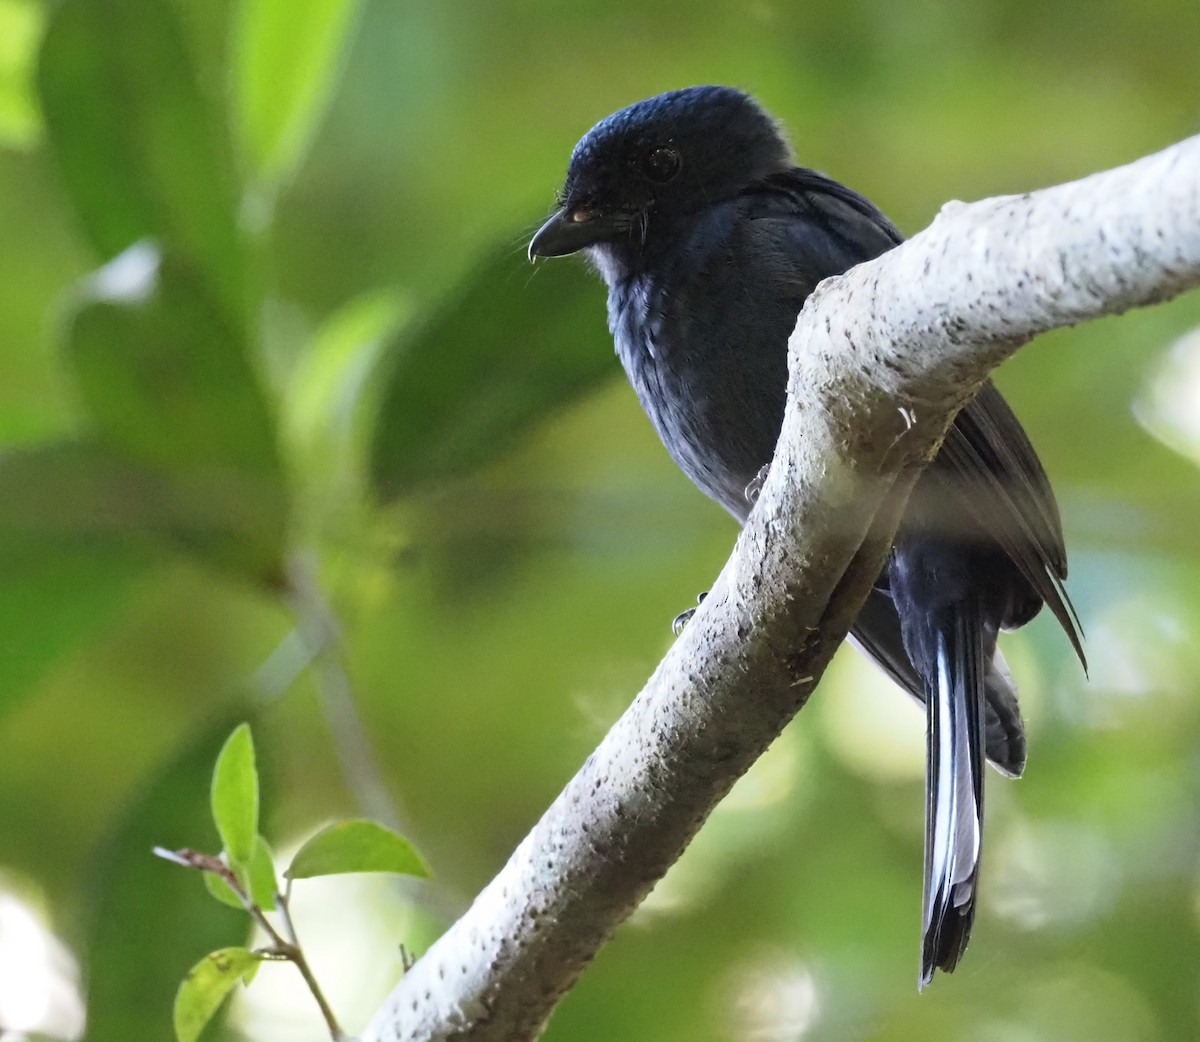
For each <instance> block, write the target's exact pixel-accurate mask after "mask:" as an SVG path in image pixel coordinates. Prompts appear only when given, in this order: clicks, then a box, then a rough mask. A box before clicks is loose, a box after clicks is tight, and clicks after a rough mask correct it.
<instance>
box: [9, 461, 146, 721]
mask: <svg viewBox="0 0 1200 1042" xmlns="http://www.w3.org/2000/svg"><path fill="white" fill-rule="evenodd" d="M103 481H104V479H103V477H102V476H101V474H100V473H99V470H98V466H97V459H96V457H95V456H94V455H93V454H91V453H89V452H87V451H83V450H81V448H80V447H79V446H77V445H72V444H67V443H62V444H47V445H38V446H33V447H31V448H25V449H10V450H7V451H0V575H3V576H4V580H3V582H0V634H3V637H2V638H0V714H2V713H3V712H5V711H6V710H8V709H9V708H11V707H12V706H13V705H15V704H16V702H17V700H18V699H19V698H20V697H21V696H22V695H24V694H26V693H28V691H29V690H30V689H31V688H32V686H33V685H34V684H35V683H36V682H37V681H38V680H39V679H40V678H41V677H42V675H43V674H44V672H45V671H46V669H47V668H49V667H50V666H51V665H52V664H53V663H54V662H56V661H57V660H58V659H59V658H60V656H62V655H64V654H65V653H66V652H68V651H69V650H70V649H72V648H74V647H76V646H78V645H79V644H81V643H82V642H83V641H85V640H87V639H88V638H89V637H91V636H92V635H93V634H95V633H97V632H99V631H100V630H102V629H103V627H105V626H106V625H108V624H109V623H111V622H112V621H113V620H115V619H116V618H118V617H119V613H120V608H121V605H122V603H123V602H124V600H125V598H126V596H127V594H128V593H129V591H130V590H131V589H132V588H133V586H134V585H135V584H136V582H137V581H138V580H139V579H141V578H142V577H143V576H145V575H146V574H147V573H148V571H149V569H150V566H151V565H152V564H153V563H154V561H155V559H156V558H155V555H154V553H153V552H152V550H150V548H148V547H147V546H144V545H139V543H138V542H137V541H136V540H135V539H133V538H131V537H130V535H129V533H128V532H127V531H122V530H119V526H114V525H113V523H112V522H113V516H112V511H114V510H115V511H118V512H119V511H120V510H122V509H124V508H125V507H126V506H128V505H129V504H128V503H127V501H126V499H125V498H124V497H122V496H121V495H119V494H118V493H116V491H115V490H113V491H112V494H99V490H98V488H97V485H98V484H100V483H103Z"/></svg>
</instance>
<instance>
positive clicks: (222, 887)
mask: <svg viewBox="0 0 1200 1042" xmlns="http://www.w3.org/2000/svg"><path fill="white" fill-rule="evenodd" d="M201 875H203V876H204V888H205V889H206V890H207V891H208V892H209V893H210V894H212V896H213V897H215V898H216V899H217V900H218V901H220V902H221V904H223V905H228V906H229V907H230V908H236V909H237V910H238V911H239V912H244V911H245V910H246V906H245V905H244V904H242V899H241V898H240V897H238V895H237V894H235V893H234V892H233V887H231V886H230V885H229V884H228V883H226V882H225V880H224V879H222V878H221V877H220V876H219V875H217V874H216V872H202V873H201Z"/></svg>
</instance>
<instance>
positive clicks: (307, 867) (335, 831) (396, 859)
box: [287, 819, 429, 879]
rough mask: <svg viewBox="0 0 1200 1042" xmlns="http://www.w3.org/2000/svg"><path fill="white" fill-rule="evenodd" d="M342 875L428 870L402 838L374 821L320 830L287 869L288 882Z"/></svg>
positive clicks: (420, 873) (417, 873)
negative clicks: (348, 873)
mask: <svg viewBox="0 0 1200 1042" xmlns="http://www.w3.org/2000/svg"><path fill="white" fill-rule="evenodd" d="M346 872H392V873H397V874H400V875H408V876H422V877H427V876H428V875H429V866H428V865H426V864H425V861H424V859H423V858H422V857H421V855H420V854H418V853H417V851H416V848H414V847H413V845H412V844H411V843H410V842H409V841H408V840H407V839H405V838H404V837H403V836H400V835H397V834H396V833H395V832H393V831H392V830H391V829H389V828H386V827H384V826H383V825H380V824H379V823H378V822H376V821H367V820H365V819H359V820H356V821H341V822H338V823H336V824H334V825H330V826H328V827H327V828H324V829H322V830H321V831H320V832H318V833H317V834H316V835H315V836H313V837H312V839H310V840H309V841H308V842H307V843H305V844H304V846H302V847H301V848H300V849H299V850H298V851H297V852H296V856H295V857H294V858H292V863H291V865H290V866H289V867H288V870H287V876H288V878H289V879H309V878H311V877H313V876H331V875H339V874H342V873H346Z"/></svg>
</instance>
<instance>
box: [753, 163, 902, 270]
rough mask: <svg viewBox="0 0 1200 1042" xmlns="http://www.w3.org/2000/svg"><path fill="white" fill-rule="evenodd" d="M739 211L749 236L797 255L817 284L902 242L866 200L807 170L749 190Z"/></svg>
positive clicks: (785, 174)
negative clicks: (816, 277)
mask: <svg viewBox="0 0 1200 1042" xmlns="http://www.w3.org/2000/svg"><path fill="white" fill-rule="evenodd" d="M738 206H739V209H740V212H741V214H742V215H743V217H744V218H745V219H746V221H747V225H746V228H747V234H749V235H751V236H753V237H755V238H757V239H759V240H762V241H764V242H767V243H774V244H776V245H777V247H778V248H782V249H785V250H788V251H789V252H793V253H798V254H799V255H801V256H802V257H803V258H804V259H805V260H806V261H807V262H808V265H809V266H810V267H811V268H813V269H814V274H816V275H817V276H818V280H819V279H820V278H826V277H828V276H830V275H837V274H841V273H842V272H843V271H846V270H848V269H849V268H851V267H853V266H854V265H855V264H859V263H861V262H862V261H864V260H869V259H871V258H872V257H877V256H879V254H881V253H885V252H886V251H888V250H890V249H891V248H892V247H893V246H896V245H898V244H899V243H901V242H903V241H904V236H903V235H901V234H900V231H899V230H898V229H897V228H896V226H895V225H894V224H893V223H892V222H891V221H890V220H889V219H888V218H887V216H886V215H885V214H884V213H883V211H881V210H880V209H879V208H878V207H877V206H876V205H875V204H874V203H872V202H871V201H870V200H869V199H868V198H867V197H866V196H864V195H861V194H860V193H858V192H856V191H855V190H854V189H852V188H849V187H847V186H846V185H844V184H841V183H840V182H838V181H835V180H833V179H832V178H830V177H827V176H825V175H824V174H822V173H820V172H818V171H816V170H810V169H808V168H806V167H792V168H791V169H789V170H784V171H780V172H778V173H774V174H771V175H770V176H768V177H765V178H763V179H761V180H759V181H755V182H754V183H752V184H750V185H748V186H747V187H746V188H745V189H744V190H743V192H742V193H741V195H740V196H739V198H738Z"/></svg>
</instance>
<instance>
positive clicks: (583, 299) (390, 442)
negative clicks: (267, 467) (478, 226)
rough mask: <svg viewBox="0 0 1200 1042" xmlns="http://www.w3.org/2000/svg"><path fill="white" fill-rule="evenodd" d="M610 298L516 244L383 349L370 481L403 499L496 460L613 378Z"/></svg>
mask: <svg viewBox="0 0 1200 1042" xmlns="http://www.w3.org/2000/svg"><path fill="white" fill-rule="evenodd" d="M603 309H604V294H603V291H602V290H601V288H600V287H598V286H597V285H596V283H595V281H594V279H591V278H590V277H589V276H588V275H587V274H586V272H584V271H583V269H582V266H580V265H577V264H570V263H565V264H564V263H557V264H540V265H538V266H537V267H536V268H533V267H531V266H530V265H529V263H528V262H527V261H526V260H525V256H524V252H523V250H521V249H516V250H514V249H513V247H512V243H511V242H508V243H506V244H505V245H504V247H503V248H500V249H496V250H493V251H492V252H491V254H490V255H489V256H488V257H487V258H486V259H485V260H484V262H483V263H482V265H481V266H480V267H479V268H477V269H476V270H475V272H474V273H473V274H472V275H471V276H470V277H469V278H467V279H465V280H464V281H463V282H462V283H461V284H460V285H459V286H458V288H457V289H455V290H454V291H453V292H451V293H450V294H449V295H448V296H447V297H446V298H445V299H444V300H443V301H442V302H441V304H440V305H439V306H438V307H437V309H436V310H435V311H434V313H433V314H431V315H429V316H428V317H427V318H426V319H425V320H424V321H418V322H415V323H413V324H412V325H410V326H408V327H406V328H405V329H404V330H403V331H402V332H401V333H400V334H399V335H398V336H397V338H396V340H395V341H394V342H393V343H392V344H390V345H389V346H388V347H387V348H386V349H385V350H386V357H385V360H384V362H383V365H382V366H381V374H382V386H381V387H380V388H379V392H378V396H377V399H376V400H377V401H378V409H377V411H376V412H375V414H374V434H373V439H372V448H371V478H372V484H373V488H374V491H375V494H376V495H377V496H378V497H379V498H380V499H382V500H385V501H386V500H391V499H395V498H397V497H398V496H401V495H403V494H405V493H406V492H408V491H410V490H411V489H412V488H414V487H415V486H418V485H421V484H425V483H428V482H431V481H439V480H444V479H446V478H448V477H452V476H455V475H459V474H462V473H464V472H466V471H468V470H471V469H472V468H475V467H478V466H480V465H481V464H483V463H486V462H488V461H489V460H493V459H496V458H497V457H498V456H500V455H501V454H502V453H503V452H504V451H505V450H506V449H508V448H510V447H511V446H512V444H513V442H514V441H515V440H516V438H517V437H518V436H519V435H520V434H521V433H523V432H524V431H526V430H528V429H529V428H530V427H531V426H532V425H533V424H534V423H536V422H537V421H538V420H540V419H542V418H544V417H545V416H547V415H548V414H549V413H551V412H552V411H553V410H554V409H557V408H560V407H561V406H563V405H564V404H565V403H567V402H569V401H571V400H573V399H575V398H578V397H579V396H580V395H582V394H585V393H586V392H587V391H589V390H592V389H593V388H595V387H597V386H598V385H599V384H600V383H601V382H603V381H604V380H605V379H606V378H607V377H608V376H609V375H610V374H612V373H613V372H615V370H616V362H615V361H614V359H613V350H612V341H611V340H610V338H609V337H608V334H607V333H606V332H605V327H604V318H603Z"/></svg>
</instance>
